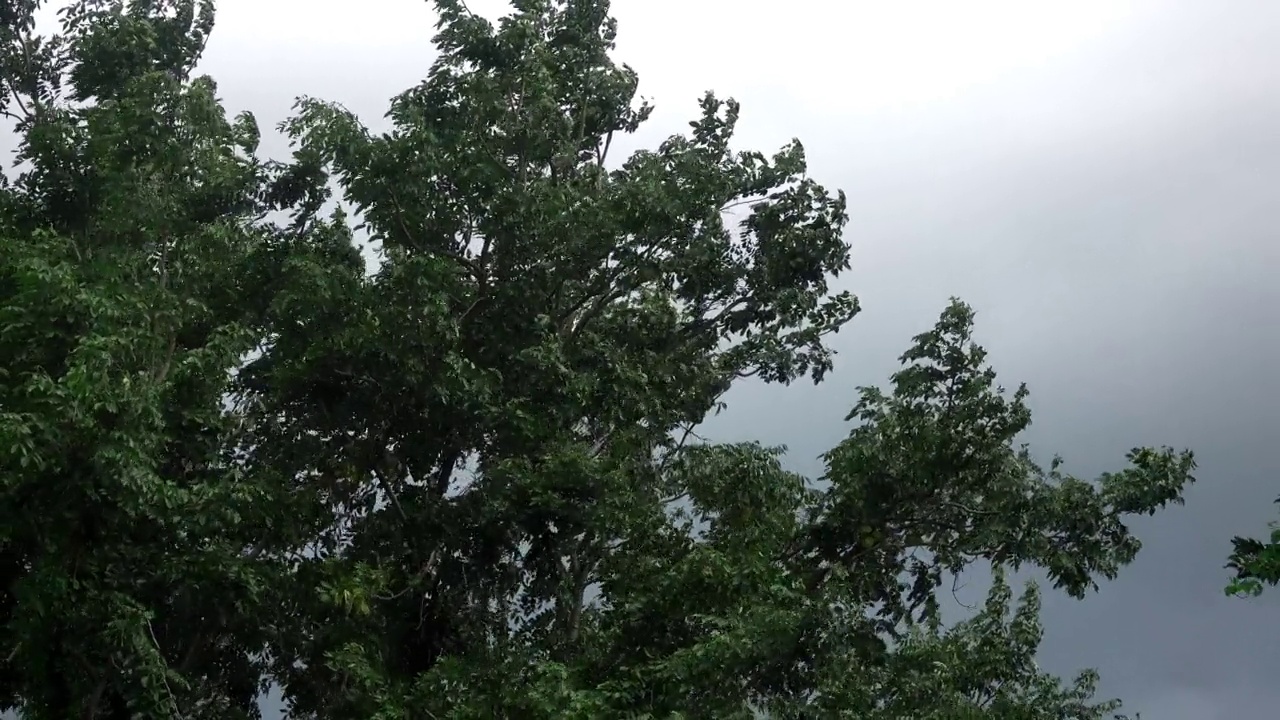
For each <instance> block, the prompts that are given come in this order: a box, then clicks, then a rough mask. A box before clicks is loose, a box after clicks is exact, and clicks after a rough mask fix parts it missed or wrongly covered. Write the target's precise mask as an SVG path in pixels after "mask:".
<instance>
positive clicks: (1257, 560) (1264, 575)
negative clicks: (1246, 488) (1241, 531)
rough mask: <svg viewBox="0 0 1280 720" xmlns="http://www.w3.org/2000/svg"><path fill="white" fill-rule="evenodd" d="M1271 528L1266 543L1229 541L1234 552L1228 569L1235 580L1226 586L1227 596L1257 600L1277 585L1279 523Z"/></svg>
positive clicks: (1279, 561)
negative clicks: (1268, 589) (1269, 587)
mask: <svg viewBox="0 0 1280 720" xmlns="http://www.w3.org/2000/svg"><path fill="white" fill-rule="evenodd" d="M1276 502H1280V500H1277V501H1276ZM1270 526H1271V535H1270V536H1269V539H1268V540H1267V542H1263V541H1261V540H1257V539H1254V538H1245V537H1236V538H1233V539H1232V540H1231V544H1232V546H1233V551H1232V553H1231V560H1230V562H1229V563H1228V564H1227V567H1228V568H1230V569H1231V570H1232V571H1233V572H1234V577H1232V578H1231V582H1230V583H1228V584H1227V587H1226V593H1227V594H1228V595H1240V596H1253V597H1256V596H1258V595H1261V594H1262V591H1263V589H1264V588H1265V587H1266V586H1267V585H1276V584H1278V583H1280V522H1272V523H1271V524H1270Z"/></svg>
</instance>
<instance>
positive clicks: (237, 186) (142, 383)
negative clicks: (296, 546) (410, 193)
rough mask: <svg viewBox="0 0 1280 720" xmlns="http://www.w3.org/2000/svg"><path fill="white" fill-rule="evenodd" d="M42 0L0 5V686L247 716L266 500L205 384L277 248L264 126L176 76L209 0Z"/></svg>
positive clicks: (91, 709)
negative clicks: (11, 127)
mask: <svg viewBox="0 0 1280 720" xmlns="http://www.w3.org/2000/svg"><path fill="white" fill-rule="evenodd" d="M39 5H41V3H39V2H35V1H33V0H29V1H27V2H17V3H6V4H5V5H4V16H3V18H0V19H3V21H4V22H3V26H2V27H0V72H2V73H3V74H2V75H0V81H2V83H3V91H4V92H3V99H2V100H0V112H3V113H4V114H5V115H6V117H8V118H9V119H10V120H11V121H13V122H15V123H16V130H17V134H18V136H19V138H20V147H19V152H18V161H19V169H20V170H21V172H20V174H18V175H17V177H16V178H14V179H12V180H10V179H9V178H8V177H6V179H5V182H4V186H3V188H2V189H0V199H2V207H0V238H2V239H0V245H2V247H3V251H0V488H3V490H2V492H0V516H2V517H3V518H4V522H3V524H0V576H2V578H3V580H2V581H3V584H4V590H5V592H4V594H3V596H0V597H2V598H3V599H0V638H2V640H3V642H2V646H3V648H4V651H3V653H0V706H3V707H4V708H7V709H15V708H16V709H18V710H20V712H21V713H22V715H23V716H24V717H26V718H59V719H62V718H70V717H85V718H94V717H107V718H123V717H174V716H179V715H181V716H183V717H188V718H193V717H218V718H233V717H249V716H255V715H256V714H257V708H256V702H257V696H258V694H259V688H260V686H261V682H262V673H263V668H264V665H263V662H262V658H261V657H260V654H261V650H262V648H263V647H264V643H265V635H264V633H263V629H262V627H261V625H260V623H258V622H257V621H256V620H255V618H254V615H255V613H257V612H258V611H257V610H255V609H254V608H255V603H256V599H255V598H256V593H257V589H256V588H258V587H259V586H260V585H262V584H263V576H264V573H266V572H268V571H270V570H271V568H270V566H269V564H267V563H266V561H265V560H262V559H255V558H253V557H251V556H250V549H251V548H255V547H257V546H258V544H259V543H261V542H263V541H264V539H265V538H267V537H268V535H267V533H266V530H265V529H266V528H270V527H272V526H273V525H275V524H278V523H277V521H276V520H275V519H274V518H273V516H272V510H271V503H270V501H269V498H270V493H269V488H268V487H266V486H264V485H262V484H261V483H260V482H259V483H258V484H257V485H250V484H248V483H247V482H246V481H245V476H244V474H243V472H242V471H241V468H239V467H238V465H237V463H236V461H235V458H234V457H233V454H232V451H233V450H234V448H235V446H236V443H237V440H236V438H237V435H238V432H239V431H238V429H237V428H238V424H239V423H238V421H237V420H236V419H235V418H233V417H232V416H230V415H229V414H228V413H227V412H226V411H225V408H224V397H225V396H226V394H227V392H228V390H229V389H230V381H231V378H230V376H229V374H228V370H230V369H231V368H234V367H235V366H236V365H237V363H238V362H239V361H240V358H241V357H242V356H243V355H244V353H246V352H248V351H249V350H251V349H252V348H253V347H254V346H255V345H256V344H257V342H258V338H259V337H260V336H261V334H262V333H263V332H265V330H264V329H263V321H264V318H265V311H266V309H267V299H268V297H269V295H270V292H269V289H270V288H271V286H272V277H273V273H274V271H273V270H272V268H273V267H276V266H279V265H281V262H282V261H281V259H280V258H279V257H277V256H280V255H282V254H283V253H284V251H285V250H287V249H288V248H287V246H286V245H285V244H284V243H283V242H282V241H281V237H280V233H278V232H276V231H274V230H272V229H270V228H268V227H266V226H264V225H261V224H260V223H256V219H257V218H258V216H259V215H260V214H261V213H262V212H264V211H265V210H266V209H268V207H267V205H266V204H264V203H263V202H261V201H260V200H259V199H258V198H259V196H260V195H261V194H262V193H261V187H262V185H263V183H264V181H265V178H267V177H268V176H269V175H270V174H271V173H270V170H269V168H267V167H266V166H264V165H263V164H261V163H259V162H258V161H257V160H255V159H254V152H255V149H256V145H257V141H258V130H257V127H256V125H255V123H254V121H253V118H252V117H251V116H247V115H245V116H241V117H238V118H235V119H228V118H227V117H226V116H225V114H224V112H223V111H222V109H221V107H220V106H219V104H218V102H217V99H216V96H215V92H216V86H215V84H214V82H213V80H212V79H210V78H207V77H199V78H194V79H193V78H190V77H189V75H190V73H191V69H192V67H193V66H194V64H195V63H196V61H197V59H198V58H199V56H200V53H201V52H202V50H203V47H204V43H205V41H206V39H207V37H208V34H209V32H210V30H211V28H212V24H213V10H212V4H211V3H210V2H207V1H202V2H196V1H195V0H155V1H149V2H143V1H138V2H132V3H129V4H127V5H126V4H124V3H117V2H107V1H105V0H81V1H79V2H74V3H71V4H70V5H68V6H67V7H65V8H64V9H63V10H62V11H61V13H60V16H61V21H62V22H61V25H62V28H61V32H60V33H58V34H56V35H53V36H41V35H39V34H37V33H36V32H35V20H34V15H35V13H36V11H37V9H38V6H39ZM294 254H297V253H294Z"/></svg>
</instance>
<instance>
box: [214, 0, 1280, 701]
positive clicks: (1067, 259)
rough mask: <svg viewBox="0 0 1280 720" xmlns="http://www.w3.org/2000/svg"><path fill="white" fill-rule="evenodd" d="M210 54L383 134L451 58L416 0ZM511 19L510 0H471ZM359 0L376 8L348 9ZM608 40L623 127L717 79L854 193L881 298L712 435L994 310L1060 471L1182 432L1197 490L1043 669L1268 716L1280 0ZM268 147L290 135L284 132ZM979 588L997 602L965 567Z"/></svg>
mask: <svg viewBox="0 0 1280 720" xmlns="http://www.w3.org/2000/svg"><path fill="white" fill-rule="evenodd" d="M218 5H219V7H218V10H219V20H218V26H217V29H216V30H215V31H214V35H213V40H212V42H211V44H210V47H209V50H208V53H207V55H206V58H205V61H204V63H203V66H202V68H201V69H202V70H203V71H204V72H208V73H210V74H212V75H213V76H214V77H215V78H216V79H217V80H218V83H219V89H220V94H221V96H222V98H223V100H224V103H225V105H226V106H227V108H228V109H229V110H232V111H238V110H243V109H247V110H251V111H253V112H254V113H255V114H256V115H257V116H258V118H259V121H260V124H261V125H262V127H263V128H264V129H265V128H270V127H271V126H273V125H274V124H275V123H276V122H278V121H280V120H282V119H284V118H285V117H286V116H287V114H288V112H289V108H290V105H291V103H292V101H293V99H294V97H295V96H298V95H312V96H317V97H321V98H324V99H328V100H335V101H339V102H341V103H343V104H344V105H346V106H347V107H348V108H350V109H352V110H353V111H355V112H356V113H357V114H359V115H360V116H361V117H362V118H364V119H365V120H366V122H368V123H369V124H370V125H371V126H372V127H374V128H375V129H376V128H378V127H380V126H381V123H382V120H381V118H382V114H383V112H384V111H385V110H386V108H387V102H388V100H389V98H390V97H391V96H393V95H394V94H396V93H398V92H400V91H401V90H404V89H406V88H408V87H409V86H410V85H412V84H414V83H416V82H417V81H418V80H419V79H421V78H422V77H424V76H425V74H426V71H427V68H428V66H429V64H430V62H431V60H432V58H433V56H434V55H433V50H432V47H431V44H430V38H431V36H432V34H433V22H434V18H433V16H432V13H431V10H430V7H429V5H428V4H427V3H425V2H422V1H421V0H364V1H363V2H362V3H360V4H358V5H353V4H351V3H348V2H337V1H336V0H271V2H262V0H220V2H219V3H218ZM471 6H472V8H473V9H474V10H476V11H477V12H480V13H482V14H485V15H487V16H489V17H495V16H496V15H497V14H499V13H500V12H501V11H502V10H503V7H504V5H503V3H501V2H499V1H498V0H471ZM357 7H358V9H356V8H357ZM614 14H615V16H616V17H617V18H618V20H619V31H620V35H619V47H618V52H617V56H618V58H619V59H620V60H622V61H624V62H627V63H629V64H630V65H632V66H633V67H634V68H635V69H636V70H637V71H638V72H639V74H640V79H641V84H640V93H641V95H643V96H644V97H646V98H648V99H649V100H651V101H652V102H653V103H654V104H655V105H656V106H657V111H656V112H655V114H654V116H653V119H652V120H651V122H650V123H649V124H648V125H647V126H646V128H644V129H643V130H642V131H641V133H639V134H638V135H637V136H636V137H634V138H632V139H631V142H630V144H629V146H624V147H623V148H621V149H634V148H638V147H652V146H654V145H656V143H657V142H659V141H660V140H661V139H662V138H664V137H666V136H667V135H669V134H671V133H675V132H681V131H683V130H684V129H685V128H686V127H687V125H686V124H685V123H687V122H688V121H689V120H692V119H694V118H695V117H696V113H697V107H696V101H697V99H698V97H699V96H700V95H701V94H702V93H703V92H704V91H705V90H708V89H713V90H715V91H716V92H717V94H719V95H722V96H731V97H734V98H736V99H737V100H738V101H740V102H741V104H742V120H741V123H740V126H739V133H738V146H739V147H740V148H756V149H761V150H765V151H771V150H773V149H776V148H777V147H778V146H780V145H782V144H783V143H785V142H786V141H788V140H789V139H791V138H792V137H799V138H800V139H801V140H802V141H803V143H804V144H805V146H806V149H807V151H808V156H809V159H810V171H811V175H812V176H814V177H815V178H817V179H819V180H820V181H822V182H823V183H824V184H826V185H827V186H828V187H836V188H842V189H844V190H845V191H846V192H847V193H848V195H849V200H850V211H849V212H850V216H851V221H850V223H849V227H848V230H847V239H848V241H849V242H850V244H851V247H852V253H853V268H852V270H851V271H850V272H849V273H848V274H847V275H846V276H843V277H842V278H841V279H840V282H839V285H840V287H841V289H844V288H847V289H851V290H853V291H854V292H856V293H857V294H858V295H859V296H860V298H861V300H862V304H863V307H864V312H863V314H862V315H861V316H859V317H858V318H857V319H855V320H854V321H853V322H852V323H851V324H850V325H849V326H848V327H847V328H846V329H845V330H844V331H842V332H841V333H840V334H839V335H838V336H837V337H836V339H835V341H834V345H835V347H836V348H837V349H838V351H839V353H840V354H839V355H838V357H837V365H836V371H835V373H833V375H832V376H831V377H830V378H829V379H828V380H827V382H825V383H824V384H823V385H821V386H819V387H816V388H815V387H813V386H811V385H806V384H801V385H796V386H792V387H789V388H777V387H762V386H754V385H749V386H744V387H742V388H740V389H737V390H735V391H734V392H733V393H732V394H731V396H730V397H729V401H730V410H729V411H728V412H727V413H726V414H724V415H722V416H721V417H718V418H716V419H715V420H714V421H713V422H712V423H711V424H710V426H709V433H710V434H711V435H712V436H714V437H716V438H717V439H759V440H761V441H763V442H765V443H767V444H775V443H780V444H785V445H787V446H788V447H789V448H790V451H791V452H790V455H789V458H790V462H791V464H792V466H793V467H794V468H795V469H798V470H801V471H803V472H806V473H809V474H811V475H816V474H818V473H820V471H821V466H820V463H819V462H818V461H817V459H816V458H817V455H818V454H819V453H821V452H822V451H824V450H826V449H827V448H829V447H831V446H832V445H833V444H834V443H836V442H838V441H839V440H840V439H841V438H842V437H843V436H844V434H845V433H846V432H847V431H848V427H847V426H845V425H844V424H843V422H842V419H843V417H844V415H845V413H846V412H847V410H848V409H849V407H850V406H851V405H852V403H853V402H854V398H855V394H856V391H855V388H856V386H858V385H866V384H878V383H882V382H884V381H885V379H886V378H887V376H888V374H889V373H891V372H892V371H893V370H894V369H895V366H896V360H895V358H896V357H897V356H898V355H899V354H900V353H901V352H902V350H904V349H905V348H906V346H907V344H908V340H909V338H910V337H911V336H912V335H914V334H915V333H917V332H920V331H923V330H926V329H928V328H929V327H930V326H931V325H932V323H933V321H934V320H935V318H936V317H937V314H938V313H939V312H940V311H941V310H942V308H943V307H944V306H945V304H946V301H947V299H948V297H950V296H952V295H957V296H960V297H961V298H962V299H964V300H966V301H968V302H969V303H971V304H972V305H973V306H974V307H975V309H976V310H977V312H978V320H977V324H978V331H977V334H978V337H979V340H980V341H981V342H982V343H983V344H984V345H985V346H986V347H987V348H988V350H990V352H991V359H992V362H993V363H994V364H995V366H996V368H997V370H999V371H1000V373H1001V377H1002V379H1003V380H1004V381H1005V384H1006V385H1014V384H1016V383H1017V382H1019V381H1026V382H1027V383H1028V384H1029V386H1030V388H1031V391H1032V397H1031V402H1032V407H1033V410H1034V411H1035V413H1036V422H1035V425H1034V427H1033V429H1032V430H1031V432H1030V433H1029V437H1028V440H1029V441H1030V442H1032V443H1033V447H1035V448H1038V449H1039V451H1040V452H1042V453H1044V454H1052V453H1054V452H1057V453H1060V454H1062V455H1063V456H1064V457H1065V458H1066V460H1067V462H1068V466H1067V467H1068V469H1071V470H1074V471H1075V472H1076V473H1078V474H1081V475H1088V476H1091V475H1096V474H1097V473H1098V472H1101V471H1104V470H1107V469H1118V467H1119V466H1120V465H1121V463H1122V462H1123V455H1124V452H1125V451H1126V450H1127V449H1129V448H1131V447H1133V446H1136V445H1148V444H1156V445H1160V444H1169V445H1174V446H1177V447H1191V448H1193V449H1194V450H1195V451H1196V452H1197V454H1198V456H1199V459H1200V470H1199V473H1198V477H1199V483H1198V484H1197V485H1196V486H1195V487H1194V488H1193V490H1192V491H1191V492H1190V493H1189V494H1188V497H1187V505H1186V506H1185V507H1183V508H1175V509H1173V510H1170V511H1168V512H1165V513H1163V514H1161V515H1157V516H1156V517H1154V518H1150V519H1143V520H1142V521H1139V522H1136V523H1135V527H1136V528H1137V531H1138V533H1139V535H1140V537H1141V538H1142V539H1143V541H1144V543H1145V549H1144V550H1143V552H1142V553H1141V554H1140V555H1139V558H1138V560H1137V561H1136V562H1135V563H1134V564H1133V565H1132V566H1131V567H1129V568H1128V569H1127V570H1126V571H1124V572H1123V573H1122V575H1121V577H1120V578H1119V579H1118V580H1117V581H1115V582H1112V583H1109V584H1107V585H1105V586H1103V587H1102V589H1101V590H1100V592H1099V593H1097V594H1096V595H1094V596H1092V597H1090V598H1088V599H1086V600H1084V601H1073V600H1071V599H1069V598H1066V597H1065V596H1058V595H1055V594H1052V593H1048V594H1047V597H1046V600H1045V610H1044V622H1045V625H1046V628H1047V635H1046V639H1045V643H1044V646H1043V651H1042V665H1043V666H1045V667H1046V668H1049V669H1051V670H1054V671H1057V672H1062V673H1064V674H1071V673H1073V672H1074V671H1076V670H1078V669H1080V668H1083V667H1096V668H1097V669H1098V670H1099V671H1100V672H1101V674H1102V678H1103V684H1102V694H1103V695H1104V696H1120V697H1121V698H1123V699H1124V700H1125V702H1126V707H1127V708H1128V709H1130V710H1132V711H1140V712H1141V713H1142V714H1143V716H1144V717H1148V718H1152V719H1153V720H1154V719H1156V718H1160V719H1162V720H1213V719H1215V718H1232V719H1233V720H1234V718H1238V717H1245V718H1254V717H1258V718H1260V717H1267V716H1274V715H1275V713H1276V708H1277V707H1280V686H1277V684H1276V683H1275V682H1274V679H1275V677H1276V676H1277V675H1278V674H1280V643H1278V642H1276V640H1277V635H1276V634H1275V633H1274V628H1276V627H1277V620H1278V619H1280V592H1273V593H1271V594H1269V595H1264V596H1263V597H1261V598H1259V599H1255V600H1239V599H1230V598H1226V597H1224V595H1223V593H1222V587H1223V585H1224V584H1225V582H1226V578H1227V576H1226V571H1225V570H1224V569H1223V568H1222V565H1223V564H1224V562H1225V557H1226V555H1227V554H1228V552H1229V550H1230V543H1229V540H1230V538H1231V536H1233V535H1235V534H1240V533H1250V534H1262V533H1263V532H1265V530H1266V523H1267V521H1268V520H1270V519H1272V517H1273V513H1274V511H1275V507H1274V506H1273V505H1272V503H1271V501H1272V500H1273V499H1274V498H1275V496H1276V495H1277V494H1280V482H1277V478H1280V459H1278V456H1277V454H1276V453H1275V452H1274V445H1275V442H1276V441H1277V440H1280V404H1278V403H1277V399H1280V380H1278V379H1277V377H1278V376H1277V373H1276V372H1275V371H1274V368H1275V367H1276V366H1277V365H1278V364H1280V312H1278V311H1277V308H1280V283H1276V282H1274V281H1273V279H1272V277H1271V276H1272V275H1273V274H1274V273H1275V272H1276V271H1278V270H1280V241H1278V240H1280V238H1277V237H1276V235H1277V233H1280V230H1277V226H1276V217H1275V216H1276V213H1275V209H1276V208H1280V182H1278V181H1280V132H1277V131H1276V130H1275V128H1277V127H1280V43H1277V42H1276V41H1275V37H1274V35H1275V28H1277V27H1280V3H1276V2H1273V1H1271V0H1232V1H1231V2H1223V0H1145V1H1133V2H1127V1H1125V0H1070V1H1059V0H1041V1H1039V2H1034V3H1031V2H1024V1H1022V0H1004V1H997V0H965V2H956V1H955V0H933V1H929V0H895V1H894V2H884V1H883V0H839V1H837V0H790V1H789V2H786V3H764V2H760V3H744V2H740V1H739V2H732V1H731V0H698V1H697V2H690V1H689V0H684V1H683V2H676V1H675V0H615V2H614ZM263 150H264V152H266V153H267V154H269V155H275V156H278V157H283V153H284V151H285V146H284V143H283V141H282V140H281V139H280V138H279V137H277V136H274V135H272V134H270V133H267V135H266V137H265V139H264V146H263ZM965 592H968V596H967V598H966V599H967V601H969V602H976V601H978V600H980V599H981V590H980V589H978V588H969V589H966V591H962V593H961V595H962V597H963V596H965Z"/></svg>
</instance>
